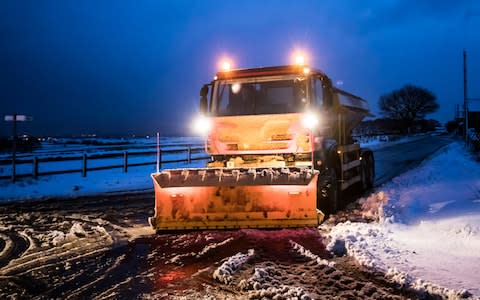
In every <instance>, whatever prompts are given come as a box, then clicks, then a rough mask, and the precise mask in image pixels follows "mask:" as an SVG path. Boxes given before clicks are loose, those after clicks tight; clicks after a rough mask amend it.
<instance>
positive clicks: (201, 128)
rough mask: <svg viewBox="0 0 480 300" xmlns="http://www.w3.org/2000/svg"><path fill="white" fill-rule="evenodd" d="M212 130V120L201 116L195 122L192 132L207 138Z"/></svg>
mask: <svg viewBox="0 0 480 300" xmlns="http://www.w3.org/2000/svg"><path fill="white" fill-rule="evenodd" d="M210 129H212V120H210V119H209V118H207V117H206V116H204V115H199V116H198V117H196V118H195V119H194V120H193V123H192V130H193V131H194V132H195V133H197V134H200V135H202V136H206V135H207V134H208V133H209V132H210Z"/></svg>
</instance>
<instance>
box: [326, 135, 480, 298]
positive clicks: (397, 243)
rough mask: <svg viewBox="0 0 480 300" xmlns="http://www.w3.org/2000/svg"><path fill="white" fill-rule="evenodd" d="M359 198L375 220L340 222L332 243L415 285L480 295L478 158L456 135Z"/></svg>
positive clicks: (453, 295) (437, 291)
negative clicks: (432, 154) (404, 170)
mask: <svg viewBox="0 0 480 300" xmlns="http://www.w3.org/2000/svg"><path fill="white" fill-rule="evenodd" d="M362 203H363V206H364V208H365V210H366V214H370V215H372V214H378V216H379V217H380V221H379V222H375V223H350V222H345V223H340V224H337V225H336V226H335V227H333V229H332V230H331V232H330V234H329V237H330V240H331V242H330V243H329V245H328V246H327V248H328V249H329V250H330V251H332V252H334V253H337V254H339V255H341V254H343V252H346V253H347V254H348V255H350V256H353V257H354V258H355V259H356V260H357V261H358V262H359V263H360V264H362V265H364V266H366V267H369V268H372V269H375V270H379V271H382V272H384V273H386V275H387V277H389V278H390V279H391V280H393V281H396V282H398V283H400V284H402V285H404V286H405V287H407V288H412V289H414V290H416V291H418V292H420V293H425V292H429V293H434V294H440V295H443V296H444V297H446V298H451V299H455V298H460V297H464V296H467V295H469V294H470V293H471V294H473V295H474V296H475V297H479V298H480V164H479V163H477V162H475V161H474V160H473V159H472V158H471V157H470V155H469V154H468V153H467V152H466V151H465V150H464V149H463V147H462V145H461V144H460V143H453V144H450V145H449V146H447V147H446V148H444V149H443V150H441V151H440V153H438V154H437V155H436V156H434V157H432V158H430V159H428V160H426V161H425V162H423V163H422V164H421V165H420V166H419V167H418V168H416V169H413V170H411V171H409V172H407V173H405V174H402V175H401V176H399V177H397V178H394V179H393V180H392V181H391V182H390V183H387V184H385V185H384V186H382V187H380V188H378V189H377V192H376V193H375V194H373V195H371V196H370V197H369V198H368V199H363V200H362ZM466 290H468V291H466Z"/></svg>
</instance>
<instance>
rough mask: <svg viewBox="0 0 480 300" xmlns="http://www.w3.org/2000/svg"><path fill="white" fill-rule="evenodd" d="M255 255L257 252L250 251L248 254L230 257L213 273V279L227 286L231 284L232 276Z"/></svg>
mask: <svg viewBox="0 0 480 300" xmlns="http://www.w3.org/2000/svg"><path fill="white" fill-rule="evenodd" d="M254 254H255V250H253V249H249V250H248V252H247V253H246V254H243V253H237V254H235V255H234V256H231V257H229V258H228V259H227V260H226V261H225V262H224V263H222V265H221V266H220V267H218V268H217V269H216V270H215V271H214V272H213V278H214V279H216V280H218V281H220V282H223V283H226V284H227V283H229V282H230V281H232V278H233V277H232V274H233V273H235V271H237V270H238V269H239V268H240V267H241V266H243V265H244V264H245V263H247V262H248V261H249V260H250V258H252V256H253V255H254Z"/></svg>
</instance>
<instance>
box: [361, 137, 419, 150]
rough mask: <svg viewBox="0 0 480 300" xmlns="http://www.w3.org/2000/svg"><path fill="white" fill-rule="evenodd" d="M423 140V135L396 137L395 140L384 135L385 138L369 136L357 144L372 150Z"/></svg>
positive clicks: (362, 138)
mask: <svg viewBox="0 0 480 300" xmlns="http://www.w3.org/2000/svg"><path fill="white" fill-rule="evenodd" d="M423 138H425V134H417V135H408V136H402V137H397V138H396V139H392V137H390V136H388V135H385V136H380V135H378V136H371V137H368V136H366V137H361V138H359V139H358V143H360V145H361V146H362V147H365V148H370V149H372V150H375V149H380V148H383V147H387V146H391V145H397V144H402V143H408V142H413V141H416V140H419V139H423Z"/></svg>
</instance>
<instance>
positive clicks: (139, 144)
mask: <svg viewBox="0 0 480 300" xmlns="http://www.w3.org/2000/svg"><path fill="white" fill-rule="evenodd" d="M419 138H423V136H411V137H404V138H400V139H398V140H395V141H389V140H388V139H379V138H373V139H366V140H363V141H360V142H361V143H362V146H364V147H370V148H372V149H379V148H381V147H385V146H388V145H393V144H399V143H406V142H411V141H414V140H416V139H419ZM122 141H123V142H128V143H129V144H126V145H121V146H109V145H100V146H95V145H93V146H92V145H88V146H86V145H81V144H78V143H80V142H81V141H78V140H74V142H76V143H77V144H68V143H67V142H69V141H68V140H66V141H64V142H65V144H63V143H62V141H59V142H58V143H57V144H48V143H46V144H45V146H44V147H43V148H41V149H38V150H35V151H33V152H32V153H25V154H21V155H20V157H21V158H23V159H30V158H31V157H32V156H37V157H39V158H47V157H69V156H79V155H81V154H83V153H88V154H106V153H110V154H111V153H120V154H121V153H123V151H124V150H125V149H126V150H129V152H131V153H134V152H139V151H145V147H155V145H156V144H155V143H156V141H155V138H149V139H145V138H142V139H138V138H137V139H132V140H128V139H127V140H112V139H99V142H101V143H105V144H108V143H114V142H122ZM70 142H72V141H70ZM160 143H161V145H162V149H177V148H178V145H184V144H193V145H200V146H201V139H199V138H195V137H169V138H167V137H165V138H162V139H161V142H160ZM118 147H121V148H122V149H124V150H119V149H117V148H118ZM142 149H143V150H142ZM152 150H154V149H150V150H149V151H152ZM200 156H205V153H195V154H192V157H200ZM8 157H9V155H7V154H4V155H3V156H2V155H0V158H4V159H5V158H8ZM184 158H185V153H178V154H175V153H172V154H168V155H166V154H164V155H163V156H162V159H163V160H174V159H184ZM155 159H156V158H155V156H142V157H130V158H129V163H141V162H146V161H155ZM122 162H123V158H122V157H120V158H107V159H99V160H89V162H88V166H89V167H98V166H105V165H121V164H122ZM80 165H81V161H59V162H49V163H40V172H43V171H54V170H68V169H80ZM204 165H205V161H202V160H199V161H192V163H191V164H188V165H187V164H185V163H169V164H163V165H162V168H164V169H166V168H198V167H203V166H204ZM31 168H32V166H31V165H30V164H24V165H19V166H17V173H30V172H31ZM155 171H156V169H155V166H140V167H130V168H129V169H128V172H127V173H123V171H122V169H121V168H116V169H110V170H103V171H90V172H88V174H87V177H85V178H84V177H82V175H81V174H80V172H77V173H70V174H60V175H50V176H40V177H39V178H38V179H33V178H31V177H27V178H24V179H20V180H18V181H17V182H16V183H14V184H13V183H12V182H11V181H10V180H0V201H3V202H5V201H15V200H25V199H42V198H48V197H73V196H75V197H77V196H85V195H93V194H98V193H112V192H125V191H134V190H145V189H151V188H152V187H153V185H152V181H151V178H150V174H151V173H153V172H155ZM10 172H11V169H10V165H7V166H0V174H3V175H5V174H10Z"/></svg>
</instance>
